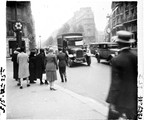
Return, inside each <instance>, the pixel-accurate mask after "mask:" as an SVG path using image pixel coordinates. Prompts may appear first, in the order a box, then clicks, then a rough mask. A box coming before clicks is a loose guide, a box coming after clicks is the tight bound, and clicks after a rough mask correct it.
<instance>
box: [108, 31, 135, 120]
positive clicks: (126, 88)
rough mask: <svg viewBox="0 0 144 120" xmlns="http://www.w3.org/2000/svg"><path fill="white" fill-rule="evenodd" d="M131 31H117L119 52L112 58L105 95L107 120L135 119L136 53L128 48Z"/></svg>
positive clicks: (131, 40)
mask: <svg viewBox="0 0 144 120" xmlns="http://www.w3.org/2000/svg"><path fill="white" fill-rule="evenodd" d="M131 36H132V33H131V32H127V31H118V32H117V39H116V42H117V43H118V45H119V47H120V48H121V51H120V53H119V54H118V55H117V56H116V57H114V58H113V59H112V80H111V86H110V90H109V94H108V97H107V100H106V101H107V102H108V103H110V106H109V114H108V120H111V119H114V120H115V119H119V118H126V119H130V120H136V114H137V55H135V54H133V53H132V52H131V50H130V44H131V43H133V42H135V40H134V39H131Z"/></svg>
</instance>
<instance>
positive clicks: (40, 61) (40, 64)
mask: <svg viewBox="0 0 144 120" xmlns="http://www.w3.org/2000/svg"><path fill="white" fill-rule="evenodd" d="M44 71H45V54H44V49H40V53H39V54H38V55H37V56H36V77H37V78H38V79H40V85H42V84H43V81H42V78H43V73H44Z"/></svg>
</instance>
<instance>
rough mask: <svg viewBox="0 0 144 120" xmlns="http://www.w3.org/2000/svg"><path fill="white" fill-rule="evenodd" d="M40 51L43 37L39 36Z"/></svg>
mask: <svg viewBox="0 0 144 120" xmlns="http://www.w3.org/2000/svg"><path fill="white" fill-rule="evenodd" d="M39 42H40V49H41V36H39Z"/></svg>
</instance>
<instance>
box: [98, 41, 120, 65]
mask: <svg viewBox="0 0 144 120" xmlns="http://www.w3.org/2000/svg"><path fill="white" fill-rule="evenodd" d="M119 51H120V49H119V48H118V44H117V43H115V42H100V43H98V48H97V50H96V51H95V57H96V59H97V62H98V63H100V61H101V60H102V59H103V60H106V61H107V62H109V63H111V59H112V58H113V57H114V56H115V55H117V54H118V53H119Z"/></svg>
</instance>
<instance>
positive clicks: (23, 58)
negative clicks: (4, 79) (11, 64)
mask: <svg viewBox="0 0 144 120" xmlns="http://www.w3.org/2000/svg"><path fill="white" fill-rule="evenodd" d="M24 51H25V49H24V48H23V47H22V48H21V53H19V54H18V56H17V61H18V64H19V68H18V69H19V70H18V77H19V78H20V89H22V88H23V86H22V85H23V79H24V78H26V81H27V87H29V86H30V84H29V79H28V78H29V63H28V62H29V56H28V54H27V53H25V52H24Z"/></svg>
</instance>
